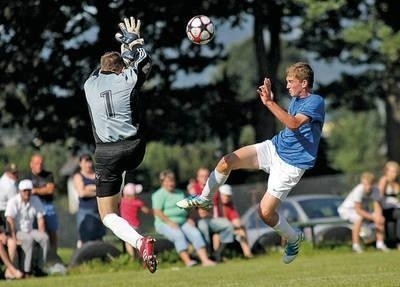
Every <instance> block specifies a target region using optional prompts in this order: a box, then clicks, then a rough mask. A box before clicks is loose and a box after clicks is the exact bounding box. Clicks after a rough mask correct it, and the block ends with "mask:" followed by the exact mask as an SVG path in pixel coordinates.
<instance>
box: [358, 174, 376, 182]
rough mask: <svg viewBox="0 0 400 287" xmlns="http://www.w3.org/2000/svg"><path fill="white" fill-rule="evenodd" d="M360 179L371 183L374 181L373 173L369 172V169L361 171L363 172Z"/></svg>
mask: <svg viewBox="0 0 400 287" xmlns="http://www.w3.org/2000/svg"><path fill="white" fill-rule="evenodd" d="M360 180H361V181H366V182H368V183H371V184H372V183H374V182H375V175H374V174H373V173H372V172H370V171H366V172H363V173H362V174H361V176H360Z"/></svg>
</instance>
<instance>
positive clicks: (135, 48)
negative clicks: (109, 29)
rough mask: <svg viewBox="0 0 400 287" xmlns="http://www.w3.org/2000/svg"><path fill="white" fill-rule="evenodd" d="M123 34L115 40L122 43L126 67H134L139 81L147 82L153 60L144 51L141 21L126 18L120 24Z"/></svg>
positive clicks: (119, 34) (117, 34)
mask: <svg viewBox="0 0 400 287" xmlns="http://www.w3.org/2000/svg"><path fill="white" fill-rule="evenodd" d="M118 26H119V28H120V30H121V32H118V33H116V34H115V38H116V39H117V41H118V42H120V43H121V56H122V58H123V60H124V62H125V64H126V66H127V67H128V68H129V67H133V68H134V69H135V70H136V73H137V75H138V81H139V82H141V81H142V80H145V79H146V78H147V76H148V74H149V73H150V69H151V63H152V62H151V58H150V56H149V55H148V53H147V52H146V50H145V49H144V47H143V45H144V40H143V38H141V37H140V27H141V21H140V20H139V19H137V20H135V18H134V17H130V18H125V19H124V22H121V23H119V24H118Z"/></svg>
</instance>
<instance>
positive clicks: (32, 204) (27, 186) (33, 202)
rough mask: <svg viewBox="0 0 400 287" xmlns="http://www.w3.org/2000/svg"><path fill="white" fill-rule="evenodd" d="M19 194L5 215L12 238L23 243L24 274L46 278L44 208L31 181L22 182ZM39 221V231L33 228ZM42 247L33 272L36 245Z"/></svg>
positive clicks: (47, 243) (10, 201)
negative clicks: (33, 191)
mask: <svg viewBox="0 0 400 287" xmlns="http://www.w3.org/2000/svg"><path fill="white" fill-rule="evenodd" d="M18 189H19V193H18V194H17V195H15V196H14V197H12V198H11V199H10V200H9V201H8V203H7V208H6V212H5V215H6V217H7V222H8V224H9V227H10V234H11V236H12V238H14V239H15V240H16V241H18V242H20V243H21V248H22V250H23V252H24V273H25V274H26V276H30V274H31V273H32V272H33V275H35V276H38V277H40V276H46V275H47V273H45V272H44V271H43V267H44V265H45V263H46V257H47V251H48V247H49V237H48V235H47V233H46V228H45V221H44V207H43V205H42V203H41V202H40V200H39V199H38V198H37V197H36V196H32V195H31V194H32V189H33V184H32V181H31V180H29V179H24V180H21V181H20V183H19V184H18ZM35 218H36V220H37V224H38V229H34V228H33V223H34V220H35ZM35 242H37V243H38V244H39V246H40V247H41V251H42V252H40V254H39V256H38V257H39V258H38V260H37V266H35V268H34V269H33V270H32V268H31V267H32V254H33V249H34V243H35Z"/></svg>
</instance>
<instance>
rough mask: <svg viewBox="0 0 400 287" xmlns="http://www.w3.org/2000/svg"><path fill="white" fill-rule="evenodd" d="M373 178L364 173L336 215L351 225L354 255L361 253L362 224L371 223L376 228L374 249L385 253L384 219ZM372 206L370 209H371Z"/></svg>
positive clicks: (368, 173) (371, 174)
mask: <svg viewBox="0 0 400 287" xmlns="http://www.w3.org/2000/svg"><path fill="white" fill-rule="evenodd" d="M374 184H375V176H374V174H373V173H371V172H364V173H363V174H361V176H360V183H359V184H357V185H356V186H355V187H354V188H353V189H352V190H351V191H350V193H349V194H348V195H347V197H346V198H345V200H344V201H343V203H342V204H341V205H340V206H339V207H338V213H339V215H340V217H341V218H342V219H344V220H348V221H350V222H351V223H352V224H353V227H352V248H353V251H354V252H356V253H362V252H363V249H362V247H361V244H360V241H361V240H360V231H361V227H362V224H363V223H364V222H373V223H374V224H375V227H376V239H377V240H376V248H377V249H378V250H382V251H387V250H388V248H387V247H386V245H385V243H384V234H385V218H384V217H383V214H382V208H381V205H380V196H379V189H378V188H377V187H376V186H375V185H374ZM371 206H372V207H371Z"/></svg>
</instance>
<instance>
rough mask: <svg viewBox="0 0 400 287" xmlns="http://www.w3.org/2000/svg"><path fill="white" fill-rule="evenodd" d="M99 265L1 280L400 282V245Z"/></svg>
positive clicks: (107, 286)
mask: <svg viewBox="0 0 400 287" xmlns="http://www.w3.org/2000/svg"><path fill="white" fill-rule="evenodd" d="M119 261H120V260H119ZM127 265H128V266H127ZM94 266H95V267H93V265H90V264H89V265H84V266H80V267H79V268H78V269H75V270H71V272H70V274H68V275H65V276H60V275H59V276H50V277H47V278H32V279H26V280H21V281H12V282H4V281H2V282H1V281H0V286H24V287H31V286H38V287H47V286H49V287H50V286H51V287H58V286H71V287H92V286H93V287H94V286H96V287H102V286H104V287H123V286H127V287H128V286H129V287H133V286H136V287H153V286H154V287H156V286H163V287H170V286H185V287H186V286H189V287H198V286H199V287H200V286H201V287H204V286H206V287H207V286H210V287H218V286H221V287H229V286H245V287H253V286H254V287H262V286H291V287H293V286H318V287H319V286H324V287H327V286H335V287H336V286H352V287H353V286H363V287H366V286H400V251H397V250H392V251H391V252H389V253H381V252H378V251H375V250H374V249H373V248H371V249H369V250H368V251H367V252H365V253H363V254H353V253H351V252H350V251H349V249H347V248H346V249H345V250H344V249H334V250H330V249H312V248H311V247H309V246H305V248H303V250H302V254H301V255H300V257H299V258H298V259H296V261H294V262H293V263H292V264H289V265H285V264H283V263H282V262H281V254H280V253H279V252H273V253H270V254H268V255H260V256H257V257H256V258H254V259H251V260H244V259H239V258H237V259H233V260H229V261H227V262H225V263H222V264H219V265H217V266H216V267H200V266H199V267H193V268H185V267H183V266H182V265H181V264H180V263H177V264H174V265H171V264H162V263H161V264H160V266H159V267H160V268H159V270H158V271H157V272H156V273H155V274H150V273H149V272H148V271H147V270H144V269H142V268H141V266H139V265H138V264H137V263H131V264H126V263H121V262H119V263H118V264H115V263H110V264H99V263H97V264H95V265H94Z"/></svg>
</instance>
